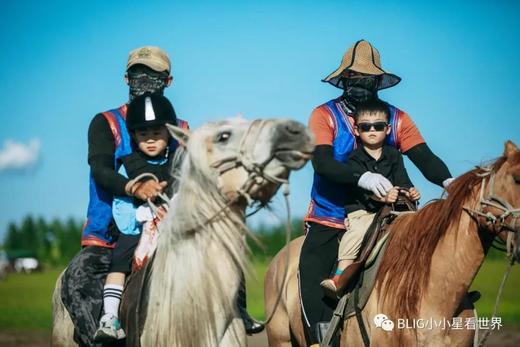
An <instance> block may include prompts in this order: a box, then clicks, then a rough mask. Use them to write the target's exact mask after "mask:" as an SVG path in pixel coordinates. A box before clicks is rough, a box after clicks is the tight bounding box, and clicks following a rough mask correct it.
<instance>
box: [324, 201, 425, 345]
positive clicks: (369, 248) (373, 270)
mask: <svg viewBox="0 0 520 347" xmlns="http://www.w3.org/2000/svg"><path fill="white" fill-rule="evenodd" d="M416 210H417V204H416V203H414V202H412V201H410V200H409V199H408V198H406V197H405V196H402V195H400V196H399V198H398V199H397V201H396V202H395V203H394V204H392V205H386V206H384V207H383V208H382V209H381V210H380V211H379V212H378V213H377V214H376V216H375V218H374V221H373V222H372V224H371V225H370V227H369V229H368V231H367V233H366V234H365V237H364V238H363V242H362V245H361V250H360V253H359V255H358V257H357V259H356V261H355V262H354V263H352V264H351V265H350V266H348V267H347V268H346V269H345V270H344V271H343V274H342V276H341V277H342V278H340V281H342V282H343V285H344V286H343V287H342V288H343V293H342V297H341V300H340V301H339V303H338V306H337V308H336V310H335V311H334V315H333V318H332V320H331V322H330V324H329V325H328V327H327V329H326V331H324V332H323V334H322V335H321V336H323V339H320V340H322V341H323V344H320V346H321V345H323V346H330V344H331V342H332V341H333V339H334V337H335V335H336V332H337V330H338V327H339V323H340V322H341V321H342V319H344V318H349V317H351V316H353V315H356V316H359V317H360V312H361V310H362V309H363V308H364V307H365V305H366V303H367V301H368V298H369V297H370V293H371V292H372V289H373V287H374V283H375V279H376V275H377V270H378V269H379V265H380V263H381V260H382V259H383V255H384V252H385V249H386V246H387V243H386V240H387V238H388V235H389V232H390V225H391V223H392V222H393V221H394V219H395V218H396V217H397V216H398V215H399V214H400V213H406V212H415V211H416ZM341 284H342V283H340V285H341ZM351 299H353V300H351ZM359 317H358V319H359ZM363 328H364V326H363Z"/></svg>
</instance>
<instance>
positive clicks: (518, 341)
mask: <svg viewBox="0 0 520 347" xmlns="http://www.w3.org/2000/svg"><path fill="white" fill-rule="evenodd" d="M247 341H248V345H249V347H266V346H267V335H266V334H265V332H264V333H262V334H258V335H255V336H251V337H248V339H247ZM0 346H2V347H47V346H49V333H48V332H24V333H21V332H18V333H14V332H5V331H0ZM486 346H488V347H518V346H520V329H514V330H513V329H504V330H501V331H498V332H494V333H493V334H491V336H490V337H489V339H488V343H487V345H486Z"/></svg>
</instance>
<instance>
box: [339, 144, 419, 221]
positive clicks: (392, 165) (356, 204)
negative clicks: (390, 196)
mask: <svg viewBox="0 0 520 347" xmlns="http://www.w3.org/2000/svg"><path fill="white" fill-rule="evenodd" d="M348 166H350V167H351V168H352V170H354V171H365V172H366V171H370V172H373V173H379V174H381V175H383V176H385V177H386V178H388V180H389V181H390V182H391V183H392V185H394V186H397V187H400V188H411V187H413V184H412V182H411V180H410V177H408V173H407V172H406V169H405V167H404V162H403V156H402V155H401V153H400V152H399V151H398V150H397V149H395V148H393V147H390V146H388V145H384V146H383V148H382V153H381V157H380V158H379V159H377V160H376V159H374V158H373V157H372V156H371V155H370V154H368V152H367V151H366V150H365V148H364V147H363V146H360V147H358V148H357V149H356V150H354V151H353V152H352V153H351V154H350V156H349V158H348ZM372 195H373V193H372V192H370V191H367V190H364V189H362V188H360V187H358V186H357V184H356V185H353V186H352V189H349V192H348V194H347V199H348V200H347V202H346V204H345V213H346V214H348V213H351V212H354V211H357V210H367V211H369V212H376V211H378V210H379V209H380V208H381V207H382V206H383V203H381V202H378V201H375V200H373V199H371V198H370V197H371V196H372Z"/></svg>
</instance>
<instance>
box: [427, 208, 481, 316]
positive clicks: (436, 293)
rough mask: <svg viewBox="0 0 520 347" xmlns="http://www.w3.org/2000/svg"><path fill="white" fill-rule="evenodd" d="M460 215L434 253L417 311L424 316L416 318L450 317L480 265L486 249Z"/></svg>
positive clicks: (475, 229) (473, 227)
mask: <svg viewBox="0 0 520 347" xmlns="http://www.w3.org/2000/svg"><path fill="white" fill-rule="evenodd" d="M462 213H463V215H462V217H461V218H460V221H459V222H458V223H454V224H452V225H450V227H449V230H448V231H447V232H446V234H445V236H444V237H443V239H441V240H440V242H439V243H438V245H437V247H436V249H435V252H434V254H433V258H432V262H431V270H430V271H431V272H430V280H429V285H428V288H427V290H426V292H425V293H424V294H425V295H424V298H423V300H422V303H421V309H420V315H421V316H424V315H426V316H424V317H420V318H430V317H433V318H435V317H438V318H442V317H445V318H447V319H449V318H451V317H453V315H454V313H455V311H456V310H457V308H458V307H459V304H460V303H461V301H462V300H463V298H464V296H465V295H466V293H467V291H468V289H469V287H470V285H471V283H472V282H473V279H474V278H475V276H476V274H477V272H478V270H479V268H480V266H481V265H482V262H483V261H484V257H485V251H484V249H486V248H487V245H485V244H483V241H482V240H481V238H480V237H479V233H478V227H477V224H476V222H475V221H474V219H473V218H471V217H470V216H469V215H468V214H467V213H465V212H462ZM484 242H487V240H485V241H484Z"/></svg>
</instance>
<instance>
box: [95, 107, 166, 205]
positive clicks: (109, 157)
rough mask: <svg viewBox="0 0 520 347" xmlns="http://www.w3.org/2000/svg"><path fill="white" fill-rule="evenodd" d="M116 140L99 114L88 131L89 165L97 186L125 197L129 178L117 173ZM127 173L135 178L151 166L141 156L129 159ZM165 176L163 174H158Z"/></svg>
mask: <svg viewBox="0 0 520 347" xmlns="http://www.w3.org/2000/svg"><path fill="white" fill-rule="evenodd" d="M115 149H116V145H115V140H114V136H113V134H112V130H111V129H110V125H109V124H108V121H107V120H106V118H105V117H104V116H103V114H101V113H99V114H97V115H96V116H95V117H94V118H93V119H92V121H91V122H90V126H89V129H88V163H89V165H90V170H91V172H92V177H93V178H94V181H95V182H96V184H97V185H98V186H99V187H100V188H102V189H103V190H105V191H106V192H108V193H110V194H113V195H118V196H123V195H126V192H125V186H126V184H127V183H128V178H126V177H124V176H122V175H120V174H118V173H117V171H116V168H115V165H114V164H115V154H114V153H115ZM125 168H126V170H127V172H132V176H133V177H135V176H137V175H139V174H141V173H144V172H147V171H148V169H149V164H148V163H147V162H146V160H145V159H144V158H142V157H141V156H132V157H129V158H127V162H126V163H125ZM156 176H158V177H159V176H160V177H159V179H160V180H161V178H162V177H163V176H161V174H156Z"/></svg>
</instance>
